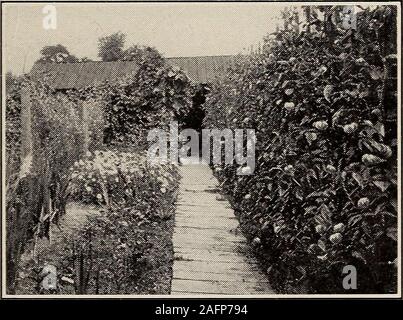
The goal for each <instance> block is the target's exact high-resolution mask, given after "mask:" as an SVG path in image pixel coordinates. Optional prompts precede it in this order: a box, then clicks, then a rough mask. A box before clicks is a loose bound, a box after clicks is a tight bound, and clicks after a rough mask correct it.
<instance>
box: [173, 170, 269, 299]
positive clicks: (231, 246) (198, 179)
mask: <svg viewBox="0 0 403 320" xmlns="http://www.w3.org/2000/svg"><path fill="white" fill-rule="evenodd" d="M180 170H181V175H182V182H181V186H180V190H179V196H178V202H177V211H176V217H175V228H174V236H173V244H174V252H175V260H174V264H173V279H172V289H171V294H176V295H186V294H215V295H216V294H227V295H252V294H273V293H274V291H273V290H272V289H271V288H270V285H269V283H268V281H267V277H266V276H265V275H264V274H262V273H261V271H260V270H259V268H258V265H257V263H256V260H254V258H253V257H252V255H251V253H250V250H249V248H248V245H247V243H246V239H245V237H244V236H243V235H242V234H241V232H240V230H239V223H238V220H237V218H236V217H235V216H234V212H233V210H232V209H231V207H230V204H229V202H228V201H227V200H222V199H220V195H219V193H217V185H218V181H217V180H216V179H215V177H214V176H213V174H212V171H211V169H210V168H209V167H208V166H207V165H206V164H200V165H195V164H186V165H183V166H181V167H180Z"/></svg>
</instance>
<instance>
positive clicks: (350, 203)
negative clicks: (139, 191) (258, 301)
mask: <svg viewBox="0 0 403 320" xmlns="http://www.w3.org/2000/svg"><path fill="white" fill-rule="evenodd" d="M340 8H342V7H320V8H319V9H320V10H322V11H324V12H325V18H324V19H323V20H319V19H318V18H315V19H314V21H315V25H316V29H315V30H311V31H310V32H306V31H303V32H297V31H296V30H295V28H292V30H291V29H286V30H282V31H278V32H277V33H275V34H272V35H270V36H269V37H267V39H266V42H265V46H264V49H265V50H264V52H263V53H262V54H260V55H259V54H256V55H253V56H251V57H250V59H249V61H248V62H247V63H245V64H244V65H243V67H241V68H239V69H237V70H235V71H236V72H235V73H233V74H231V75H229V77H228V79H227V80H225V81H224V82H223V83H221V84H220V85H218V86H217V87H216V88H213V90H212V94H211V96H210V97H209V100H208V102H207V105H206V110H207V116H206V125H207V126H208V127H221V128H222V127H228V128H254V129H256V135H257V145H256V157H257V159H256V162H257V163H256V171H255V174H254V175H251V176H237V175H236V174H235V170H236V167H235V166H234V165H228V166H218V167H216V168H215V169H216V171H215V172H216V174H217V176H218V178H219V180H220V181H221V183H222V186H223V189H224V190H225V191H226V192H227V193H228V194H230V195H231V196H232V199H233V205H234V207H235V208H236V209H237V212H238V213H239V216H240V221H241V224H242V225H243V228H244V230H246V234H247V235H249V236H250V238H251V240H252V239H253V244H254V245H255V248H256V252H257V254H258V255H259V256H260V257H261V258H262V261H263V262H264V265H265V266H266V267H267V272H268V275H269V277H270V278H271V280H272V282H273V285H274V286H276V287H277V289H278V290H280V291H285V292H298V291H299V290H301V288H302V290H305V291H308V292H316V293H317V292H320V293H328V292H331V293H335V292H345V291H344V289H343V288H342V279H343V274H342V269H343V267H344V266H346V265H349V264H351V265H354V266H356V268H357V271H358V277H359V281H358V286H359V288H358V290H357V291H356V292H372V293H374V292H377V293H384V292H395V291H396V287H395V284H396V267H395V266H394V264H396V258H397V233H396V230H397V229H396V228H397V201H396V197H397V163H396V158H397V141H396V139H395V132H394V131H395V129H396V122H393V121H389V122H388V123H387V126H386V125H385V123H386V121H387V120H386V108H387V106H385V105H384V101H385V99H386V96H388V95H389V96H393V95H394V94H395V92H387V91H386V90H385V84H386V83H387V82H388V81H393V80H389V79H387V78H386V75H387V74H388V72H387V68H388V65H387V61H388V59H390V58H392V59H393V55H390V53H393V52H389V53H388V51H387V50H386V48H396V46H395V45H394V44H393V43H391V44H389V43H387V42H385V40H387V39H385V38H383V37H381V35H382V34H385V32H386V30H389V33H390V32H391V30H395V31H396V29H395V27H396V24H395V25H394V26H393V23H392V22H393V21H396V12H395V11H394V10H395V9H394V8H393V7H388V6H382V7H378V8H376V9H375V10H371V9H366V10H365V11H363V12H362V13H361V14H360V15H358V19H359V21H358V24H359V27H358V30H359V32H358V33H357V34H354V33H352V32H351V30H343V29H342V28H341V27H340V26H339V24H337V23H336V22H334V21H337V19H333V18H337V17H338V14H339V13H340V11H341V10H340ZM312 19H313V18H312V17H311V19H309V20H312ZM391 21H392V22H391ZM385 29H386V30H385ZM388 39H390V38H388ZM395 103H396V102H395ZM388 107H389V108H390V106H388ZM220 109H221V110H220ZM222 110H224V111H222ZM393 110H394V113H396V104H395V105H394V108H393Z"/></svg>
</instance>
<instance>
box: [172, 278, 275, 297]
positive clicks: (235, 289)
mask: <svg viewBox="0 0 403 320" xmlns="http://www.w3.org/2000/svg"><path fill="white" fill-rule="evenodd" d="M189 288H192V291H196V292H200V293H206V294H228V292H231V294H239V295H245V294H256V293H261V294H262V293H265V291H266V290H267V287H266V285H265V284H260V283H250V282H230V281H195V280H181V279H176V280H175V281H174V282H173V284H172V290H173V291H186V290H189Z"/></svg>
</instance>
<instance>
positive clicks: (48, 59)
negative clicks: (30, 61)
mask: <svg viewBox="0 0 403 320" xmlns="http://www.w3.org/2000/svg"><path fill="white" fill-rule="evenodd" d="M40 53H41V57H40V58H39V59H38V61H37V62H39V63H72V62H80V59H79V58H77V57H76V56H74V55H72V54H71V53H70V52H69V51H68V50H67V48H66V47H65V46H63V45H61V44H57V45H54V46H45V47H43V48H42V50H41V51H40ZM84 60H85V61H88V59H87V58H85V59H84Z"/></svg>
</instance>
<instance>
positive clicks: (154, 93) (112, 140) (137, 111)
mask: <svg viewBox="0 0 403 320" xmlns="http://www.w3.org/2000/svg"><path fill="white" fill-rule="evenodd" d="M125 59H126V60H135V61H136V62H137V64H138V66H139V67H138V70H137V71H135V72H134V73H133V74H132V75H130V76H127V77H124V78H121V79H119V81H117V82H116V83H106V84H103V85H100V86H98V87H97V88H96V92H97V93H96V95H97V96H98V97H99V98H100V100H101V101H103V103H104V104H105V108H104V110H105V117H106V124H105V130H104V141H105V142H106V143H107V144H117V145H127V144H129V145H131V146H137V148H138V149H139V150H144V149H146V148H147V132H148V130H150V129H153V128H167V127H168V125H169V122H170V121H171V120H173V119H175V118H181V117H183V116H184V115H186V114H187V113H188V112H189V110H190V107H191V86H190V81H189V79H188V78H187V76H186V75H185V74H184V73H183V72H182V71H180V70H179V69H176V68H173V67H171V66H168V65H167V64H166V62H165V60H164V59H163V57H162V56H161V55H159V53H158V52H157V51H156V50H154V49H150V48H141V47H131V48H129V49H128V50H127V57H126V58H125Z"/></svg>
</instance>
